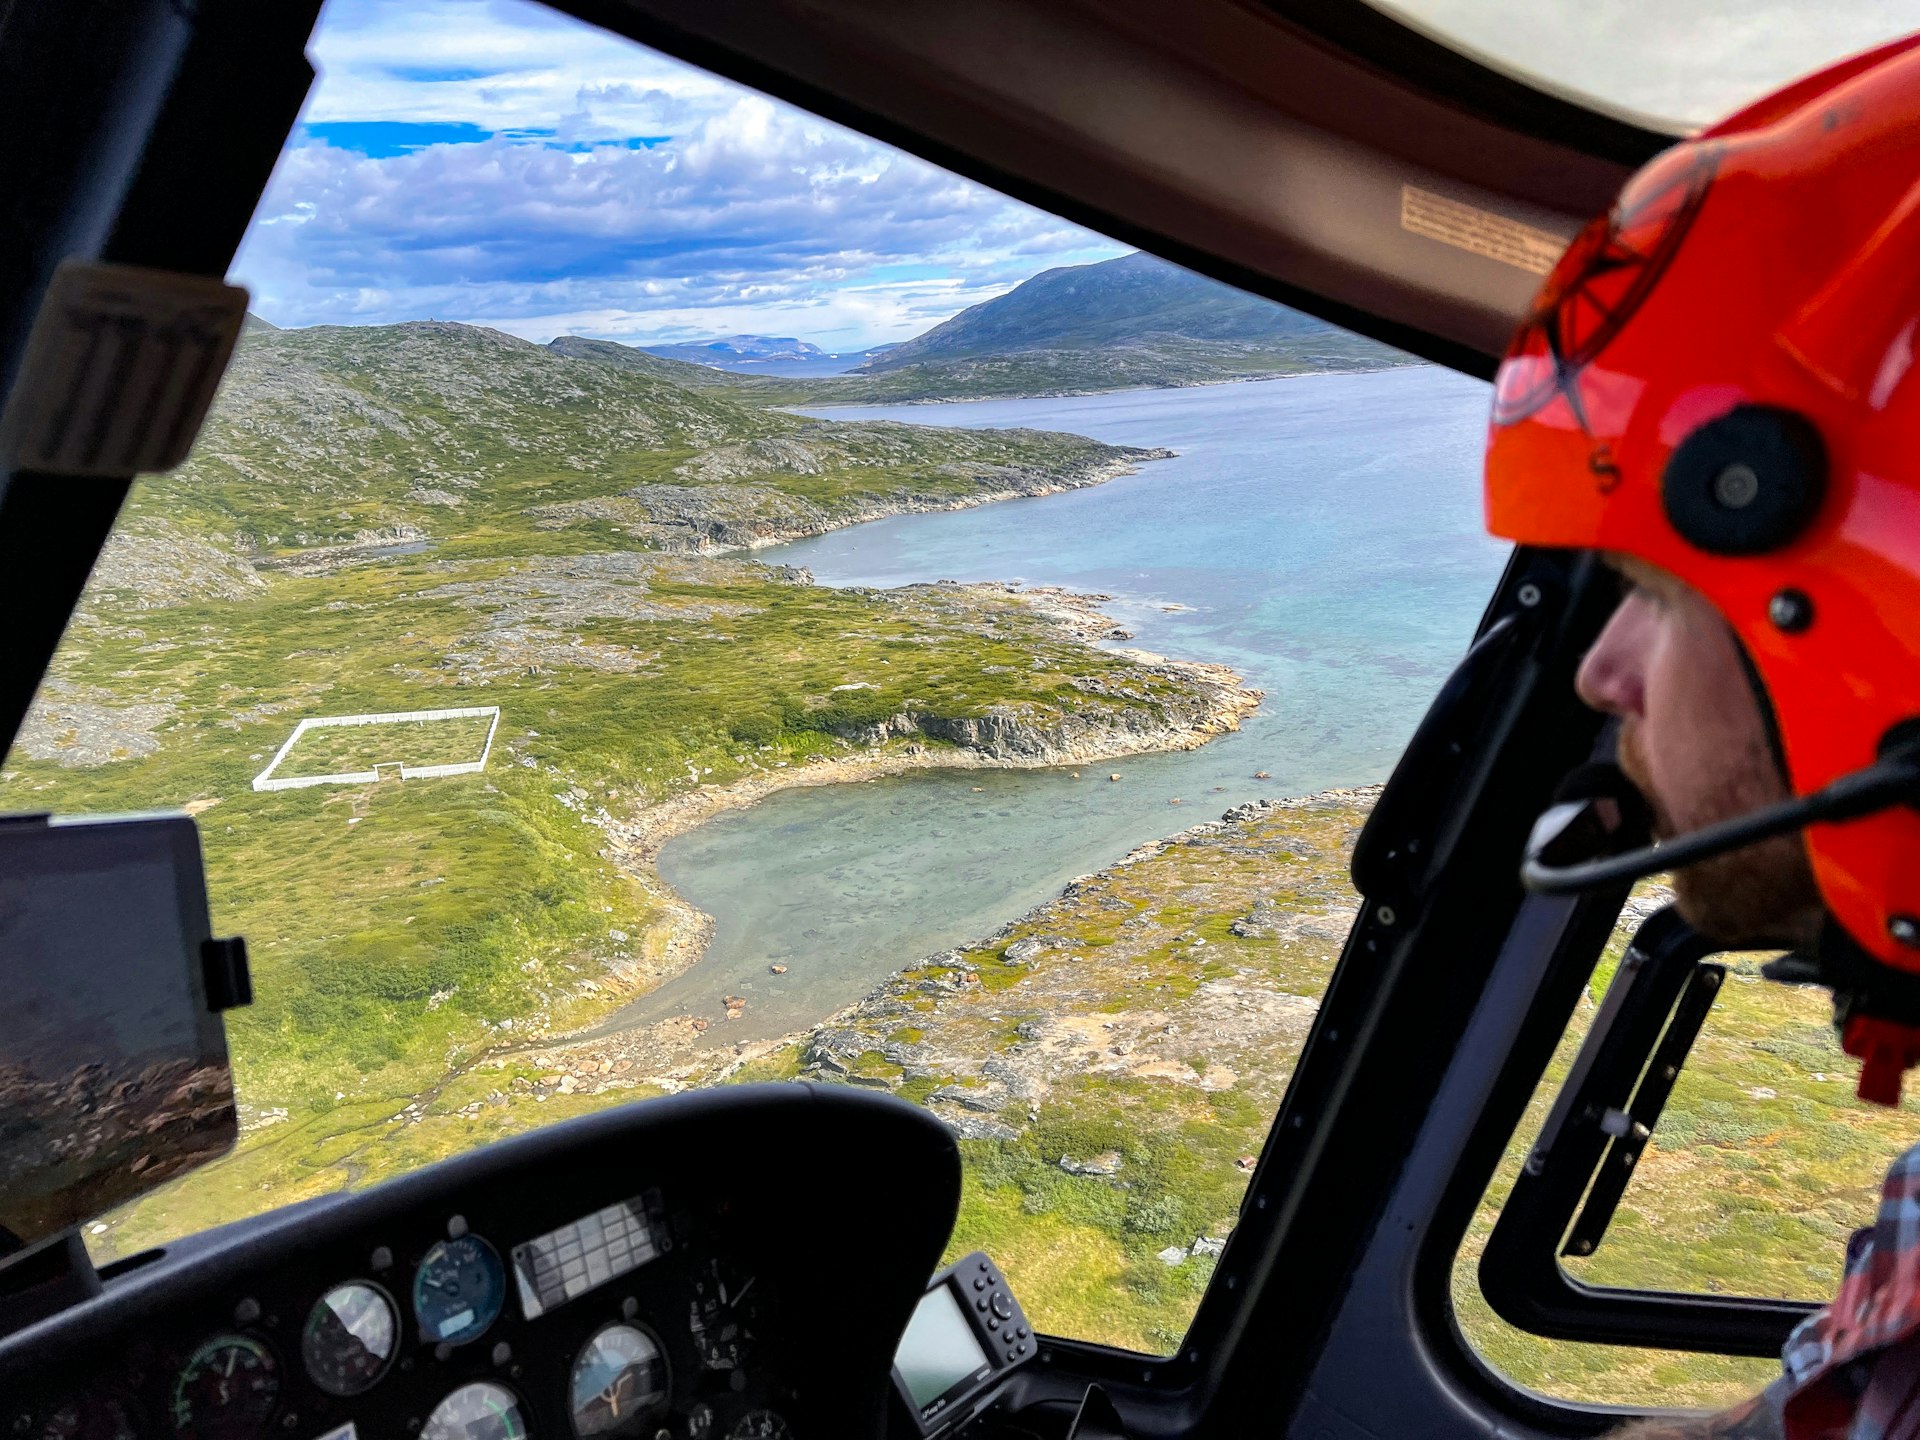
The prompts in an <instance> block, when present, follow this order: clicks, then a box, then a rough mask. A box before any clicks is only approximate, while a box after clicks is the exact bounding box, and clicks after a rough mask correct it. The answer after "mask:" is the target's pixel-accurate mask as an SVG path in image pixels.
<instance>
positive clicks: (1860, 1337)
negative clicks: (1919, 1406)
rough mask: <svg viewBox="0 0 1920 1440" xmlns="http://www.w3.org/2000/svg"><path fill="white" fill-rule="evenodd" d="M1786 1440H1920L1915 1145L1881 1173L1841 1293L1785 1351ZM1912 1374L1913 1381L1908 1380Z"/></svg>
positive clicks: (1919, 1219) (1918, 1156) (1919, 1211)
mask: <svg viewBox="0 0 1920 1440" xmlns="http://www.w3.org/2000/svg"><path fill="white" fill-rule="evenodd" d="M1780 1361H1781V1371H1782V1374H1781V1380H1782V1382H1783V1384H1784V1400H1783V1403H1782V1416H1783V1419H1784V1422H1785V1432H1786V1435H1787V1437H1788V1440H1824V1437H1847V1440H1920V1414H1915V1413H1913V1412H1914V1406H1913V1404H1912V1403H1910V1402H1911V1398H1912V1396H1911V1393H1910V1392H1912V1391H1914V1389H1915V1383H1916V1382H1920V1146H1916V1147H1914V1148H1913V1149H1911V1150H1909V1151H1907V1152H1906V1153H1905V1154H1904V1155H1902V1156H1901V1157H1900V1158H1899V1159H1898V1160H1896V1161H1894V1163H1893V1166H1892V1168H1890V1169H1889V1170H1888V1171H1887V1178H1886V1181H1885V1182H1884V1183H1883V1184H1882V1186H1881V1189H1880V1209H1879V1213H1878V1214H1877V1215H1876V1216H1875V1218H1874V1223H1873V1225H1872V1226H1871V1227H1870V1228H1868V1229H1866V1230H1862V1231H1859V1232H1858V1233H1856V1234H1855V1235H1854V1237H1853V1239H1852V1240H1851V1241H1850V1242H1849V1243H1848V1246H1847V1260H1846V1268H1845V1274H1844V1276H1843V1278H1842V1279H1841V1282H1840V1290H1839V1293H1838V1294H1837V1295H1835V1296H1834V1299H1833V1302H1832V1303H1831V1304H1830V1305H1828V1306H1827V1308H1826V1309H1824V1310H1821V1311H1819V1312H1818V1313H1817V1314H1814V1315H1811V1316H1809V1317H1808V1318H1807V1319H1806V1320H1804V1321H1802V1322H1801V1323H1800V1325H1799V1326H1798V1327H1797V1328H1796V1329H1795V1330H1794V1332H1793V1334H1792V1335H1791V1336H1790V1337H1789V1338H1788V1340H1787V1344H1786V1347H1785V1348H1784V1349H1783V1350H1782V1351H1781V1356H1780ZM1909 1372H1911V1374H1909Z"/></svg>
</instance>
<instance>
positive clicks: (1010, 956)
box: [1000, 938, 1047, 965]
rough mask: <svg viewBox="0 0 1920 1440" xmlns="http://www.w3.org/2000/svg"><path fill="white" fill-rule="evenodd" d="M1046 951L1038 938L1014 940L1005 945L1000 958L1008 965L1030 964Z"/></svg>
mask: <svg viewBox="0 0 1920 1440" xmlns="http://www.w3.org/2000/svg"><path fill="white" fill-rule="evenodd" d="M1046 953H1047V947H1046V946H1045V945H1043V944H1041V943H1040V942H1039V941H1038V940H1034V939H1031V938H1029V939H1026V940H1016V941H1014V942H1013V943H1012V944H1011V945H1009V946H1007V948H1006V950H1005V951H1003V952H1002V953H1001V956H1000V958H1001V959H1002V960H1004V961H1006V962H1007V964H1009V965H1031V964H1033V962H1034V961H1036V960H1038V959H1039V958H1040V957H1041V956H1042V955H1044V954H1046Z"/></svg>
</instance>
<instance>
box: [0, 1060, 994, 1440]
mask: <svg viewBox="0 0 1920 1440" xmlns="http://www.w3.org/2000/svg"><path fill="white" fill-rule="evenodd" d="M959 1183H960V1176H959V1161H958V1156H957V1152H956V1149H955V1146H954V1142H953V1140H952V1138H951V1136H950V1135H949V1133H948V1132H947V1130H946V1129H945V1127H943V1126H942V1125H940V1124H939V1123H938V1122H937V1121H935V1120H932V1119H931V1118H929V1117H928V1116H926V1115H925V1114H924V1113H922V1112H920V1111H918V1110H915V1109H913V1108H912V1107H910V1106H907V1105H905V1104H903V1103H899V1102H895V1101H892V1100H889V1099H886V1098H884V1097H875V1096H871V1095H864V1094H859V1093H854V1092H849V1091H846V1090H840V1089H822V1088H819V1087H815V1086H809V1085H799V1084H796V1085H779V1086H751V1087H740V1088H738V1089H734V1090H729V1091H716V1092H703V1093H699V1094H689V1095H685V1096H680V1097H674V1098H671V1099H667V1100H662V1101H653V1102H648V1103H646V1104H644V1105H635V1106H629V1107H626V1108H624V1109H622V1110H618V1111H613V1112H608V1113H606V1114H602V1115H595V1116H588V1117H584V1118H581V1119H578V1120H574V1121H571V1122H568V1123H565V1124H561V1125H557V1126H553V1127H550V1128H545V1129H542V1130H540V1131H539V1132H537V1133H534V1134H530V1135H525V1136H521V1137H517V1138H514V1139H509V1140H504V1141H501V1142H498V1143H496V1144H494V1145H491V1146H488V1147H486V1148H484V1149H481V1150H478V1151H475V1152H473V1153H471V1154H467V1155H462V1156H458V1157H455V1158H453V1159H450V1160H447V1161H445V1162H443V1163H441V1164H438V1165H435V1166H432V1167H430V1168H428V1169H425V1170H421V1171H417V1172H415V1173H413V1174H410V1175H408V1176H405V1177H403V1178H401V1179H398V1180H394V1181H392V1182H389V1183H387V1184H384V1185H381V1186H378V1187H377V1188H374V1189H370V1190H367V1191H365V1192H361V1193H350V1194H345V1195H338V1196H331V1197H326V1198H322V1199H317V1200H313V1201H308V1202H305V1203H303V1204H298V1205H294V1206H290V1207H288V1208H286V1209H283V1210H279V1211H276V1212H274V1213H271V1214H268V1215H265V1216H261V1217H259V1218H257V1219H254V1220H250V1221H246V1222H242V1223H240V1224H236V1225H230V1226H226V1227H224V1228H221V1229H218V1230H213V1231H209V1232H206V1233H204V1234H202V1235H198V1236H194V1237H192V1238H190V1239H188V1240H186V1241H183V1242H181V1243H179V1244H178V1245H175V1246H171V1247H168V1248H167V1249H166V1250H164V1251H158V1252H148V1253H147V1254H144V1255H138V1256H133V1257H130V1258H129V1259H128V1260H126V1261H123V1262H120V1263H119V1264H118V1265H115V1266H109V1267H108V1268H107V1270H106V1271H104V1272H103V1275H102V1278H103V1280H104V1282H105V1283H104V1287H103V1292H102V1293H101V1294H99V1295H98V1296H96V1297H94V1298H92V1299H90V1300H87V1301H85V1302H84V1303H81V1304H79V1305H76V1306H73V1307H71V1308H68V1309H66V1310H64V1311H62V1312H60V1313H59V1314H57V1315H55V1316H53V1317H51V1318H49V1319H46V1320H43V1321H41V1322H39V1323H38V1324H35V1325H32V1326H30V1327H28V1328H26V1329H24V1330H21V1331H19V1332H17V1333H15V1334H13V1335H12V1336H9V1337H8V1338H7V1339H6V1340H4V1341H0V1427H4V1430H3V1431H0V1433H4V1434H5V1435H7V1436H8V1437H18V1440H168V1437H174V1440H279V1437H285V1440H603V1437H604V1440H630V1437H637V1440H787V1437H789V1436H800V1437H811V1436H821V1437H825V1436H829V1435H831V1436H835V1437H839V1436H857V1435H861V1434H867V1435H875V1436H877V1435H879V1434H881V1433H882V1432H883V1430H884V1428H885V1426H886V1423H887V1420H886V1417H887V1405H888V1397H889V1393H890V1386H891V1367H892V1362H893V1355H894V1347H895V1343H896V1341H897V1340H898V1339H899V1336H900V1334H901V1332H902V1331H903V1329H904V1328H905V1327H906V1324H907V1321H908V1319H909V1317H910V1315H911V1314H912V1312H913V1310H914V1307H915V1305H916V1303H917V1302H918V1301H919V1300H920V1298H921V1297H922V1295H923V1293H924V1292H925V1290H926V1286H927V1277H928V1276H929V1275H930V1274H931V1273H932V1272H933V1271H934V1269H935V1268H936V1266H937V1265H938V1263H939V1259H940V1252H941V1247H942V1246H943V1245H944V1244H945V1242H946V1239H947V1236H948V1234H949V1232H950V1229H951V1226H952V1222H953V1217H954V1212H955V1208H956V1206H957V1203H958V1195H959Z"/></svg>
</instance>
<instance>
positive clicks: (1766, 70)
mask: <svg viewBox="0 0 1920 1440" xmlns="http://www.w3.org/2000/svg"><path fill="white" fill-rule="evenodd" d="M1370 3H1371V4H1373V6H1374V8H1376V9H1379V10H1382V11H1385V12H1386V13H1387V14H1388V15H1391V16H1392V17H1393V18H1394V19H1396V20H1399V21H1400V22H1401V23H1403V24H1406V25H1409V26H1411V27H1412V28H1414V29H1415V30H1418V31H1421V32H1423V33H1425V34H1427V35H1429V36H1431V37H1432V38H1434V39H1437V40H1439V41H1441V42H1442V43H1443V44H1446V45H1448V46H1449V47H1451V48H1454V49H1457V50H1460V51H1463V52H1465V53H1466V54H1467V55H1469V56H1471V57H1472V58H1474V59H1476V60H1479V61H1481V62H1482V63H1485V64H1487V65H1490V66H1492V67H1494V68H1496V69H1499V70H1504V71H1506V72H1508V73H1509V74H1512V75H1513V76H1515V77H1516V78H1518V79H1521V80H1523V81H1525V82H1527V83H1528V84H1530V85H1533V86H1536V87H1538V88H1540V89H1545V90H1551V91H1560V92H1563V93H1566V94H1568V95H1570V96H1572V97H1576V98H1578V99H1579V100H1581V101H1582V102H1584V103H1586V104H1589V105H1591V106H1593V107H1595V108H1598V109H1603V110H1611V111H1614V112H1616V113H1619V114H1622V115H1624V116H1628V117H1631V118H1634V119H1638V120H1642V121H1645V122H1646V123H1649V124H1651V125H1653V126H1656V127H1658V128H1663V129H1670V130H1674V131H1683V130H1690V129H1695V128H1698V127H1699V126H1702V125H1706V124H1709V123H1711V122H1712V121H1714V120H1717V119H1719V118H1720V117H1721V116H1722V115H1726V114H1730V113H1732V112H1733V111H1734V110H1736V109H1738V108H1740V107H1741V106H1743V105H1745V104H1747V103H1748V102H1749V101H1752V100H1756V99H1758V98H1759V97H1760V96H1762V95H1764V94H1767V93H1768V92H1769V91H1771V90H1774V89H1776V88H1777V87H1779V86H1781V85H1783V84H1785V83H1786V82H1787V81H1789V80H1791V79H1793V77H1794V76H1796V75H1803V74H1806V73H1808V72H1809V71H1812V70H1817V69H1819V68H1821V67H1822V66H1824V65H1828V64H1831V63H1832V62H1834V61H1836V60H1840V59H1843V58H1844V57H1846V56H1848V55H1851V54H1854V53H1856V52H1858V51H1862V50H1868V49H1871V48H1873V47H1874V46H1876V45H1880V44H1883V43H1885V42H1886V41H1889V40H1893V39H1896V38H1897V37H1899V36H1901V35H1904V34H1907V33H1908V32H1909V31H1911V30H1914V29H1916V28H1920V5H1916V4H1914V3H1912V0H1899V3H1895V4H1890V5H1878V6H1859V7H1853V8H1850V9H1848V10H1845V11H1844V12H1842V11H1836V10H1835V9H1834V7H1832V6H1830V5H1825V4H1822V3H1820V0H1791V3H1786V4H1776V5H1771V6H1769V7H1768V9H1767V19H1766V23H1765V24H1757V23H1755V20H1754V14H1753V10H1752V8H1751V7H1750V6H1747V5H1742V4H1740V3H1738V0H1684V3H1680V4H1672V5H1663V6H1660V7H1658V9H1657V10H1654V9H1648V8H1645V7H1638V6H1634V7H1629V6H1594V5H1578V4H1571V3H1557V4H1544V5H1543V4H1539V3H1537V0H1370Z"/></svg>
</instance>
